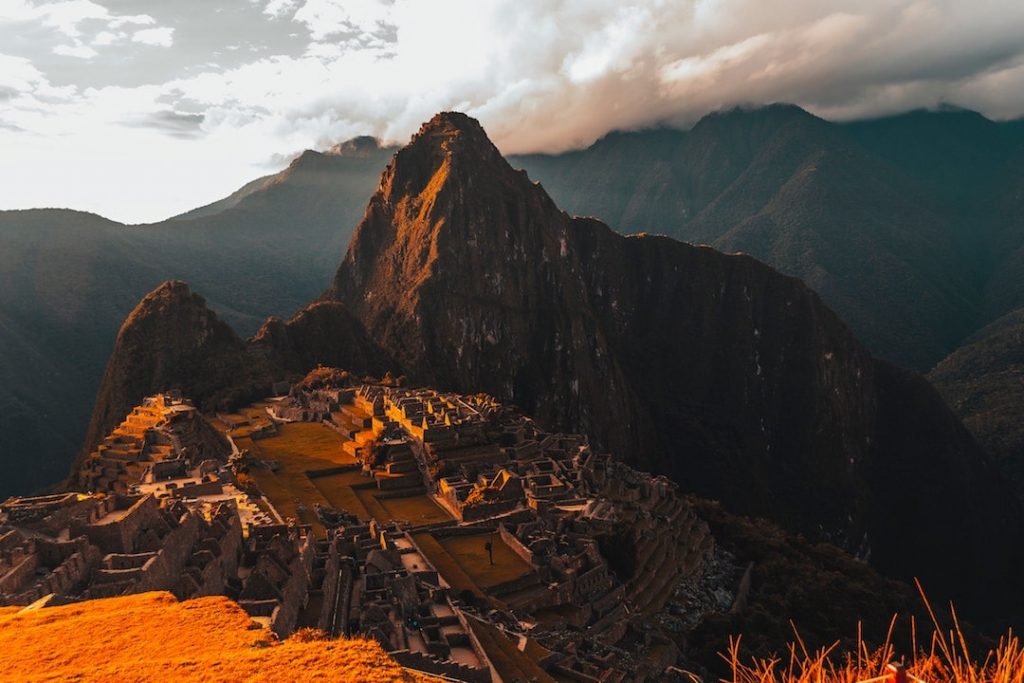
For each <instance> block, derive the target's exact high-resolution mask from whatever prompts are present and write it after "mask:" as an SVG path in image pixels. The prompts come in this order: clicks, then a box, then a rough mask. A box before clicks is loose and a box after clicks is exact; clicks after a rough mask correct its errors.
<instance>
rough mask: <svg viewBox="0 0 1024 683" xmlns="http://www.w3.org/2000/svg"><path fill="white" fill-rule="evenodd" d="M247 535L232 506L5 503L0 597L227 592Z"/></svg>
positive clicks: (0, 514)
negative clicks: (204, 510)
mask: <svg viewBox="0 0 1024 683" xmlns="http://www.w3.org/2000/svg"><path fill="white" fill-rule="evenodd" d="M241 541H242V533H241V525H240V523H239V520H238V517H237V515H235V514H234V513H233V511H232V510H231V509H230V508H229V507H228V506H222V507H219V508H217V509H216V510H214V511H213V513H212V515H211V516H210V517H209V518H207V517H205V516H203V515H201V514H199V513H197V512H196V511H193V510H191V509H189V508H188V507H187V506H185V505H184V504H182V503H180V502H179V501H175V500H168V501H158V500H157V499H156V498H155V497H154V496H152V495H144V496H125V495H119V494H113V495H109V496H107V495H102V494H100V495H85V494H76V493H69V494H59V495H53V496H42V497H37V498H20V499H12V500H8V501H7V502H5V503H3V504H0V604H7V605H29V604H32V603H33V602H36V601H37V600H42V599H47V600H48V603H49V604H63V603H68V602H77V601H80V600H91V599H95V598H105V597H112V596H115V595H127V594H131V593H141V592H145V591H152V590H167V591H170V592H172V593H174V594H175V595H177V596H178V597H179V598H182V599H184V598H189V597H195V596H200V595H216V594H220V593H222V592H223V591H224V587H225V585H226V582H227V580H228V579H229V578H230V577H232V576H233V575H234V573H235V570H236V568H237V558H238V551H239V547H240V545H241Z"/></svg>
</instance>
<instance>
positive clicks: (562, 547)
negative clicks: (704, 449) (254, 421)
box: [277, 384, 714, 680]
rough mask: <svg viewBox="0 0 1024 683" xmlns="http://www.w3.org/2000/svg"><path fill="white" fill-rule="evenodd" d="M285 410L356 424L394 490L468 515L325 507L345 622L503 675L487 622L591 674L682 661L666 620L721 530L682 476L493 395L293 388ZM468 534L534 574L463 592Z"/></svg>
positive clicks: (549, 662) (390, 641) (548, 661)
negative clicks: (629, 462)
mask: <svg viewBox="0 0 1024 683" xmlns="http://www.w3.org/2000/svg"><path fill="white" fill-rule="evenodd" d="M346 401H347V402H346ZM277 413H278V414H279V415H281V416H282V417H283V416H288V417H289V418H292V419H304V418H305V419H309V418H312V419H316V420H322V421H324V422H326V423H328V424H330V425H332V426H333V427H334V428H336V429H339V430H345V431H347V435H348V436H349V437H350V438H351V439H352V440H351V441H349V442H348V443H346V444H345V446H346V448H347V449H348V451H349V452H350V453H351V454H353V455H355V456H356V457H357V458H359V461H360V462H361V464H362V467H363V470H364V472H366V473H367V474H368V475H370V476H372V477H373V480H374V481H375V482H376V485H377V487H378V488H379V489H381V490H388V489H406V488H412V487H415V488H418V489H419V490H424V491H427V492H428V493H429V494H430V495H431V497H432V498H433V499H434V500H435V502H437V503H438V504H439V505H441V506H443V507H444V508H445V509H447V510H448V511H449V512H450V513H451V514H452V515H453V517H455V518H456V520H458V522H457V523H456V524H454V525H453V524H450V523H449V524H437V525H434V526H432V527H431V528H430V529H429V534H428V535H427V537H426V538H424V529H423V528H420V529H419V530H417V531H416V532H415V533H410V531H411V530H410V529H409V528H407V527H403V526H402V525H400V524H392V525H382V524H379V523H377V522H376V521H373V520H369V521H361V520H354V519H352V518H351V516H346V515H344V514H339V515H337V516H336V517H331V516H330V515H328V514H325V513H323V512H321V517H320V518H321V520H323V521H324V522H325V524H327V525H328V526H331V527H333V528H332V532H331V538H332V539H333V542H334V543H336V544H338V548H339V549H338V552H339V553H340V555H341V558H340V566H341V567H342V571H341V573H340V576H339V580H338V582H337V586H338V587H337V596H338V597H337V601H338V607H337V611H336V614H335V619H334V622H333V623H334V625H335V630H334V632H335V633H344V634H348V635H351V634H354V633H361V634H363V635H367V636H370V637H373V638H375V639H377V640H378V641H380V642H381V644H382V645H383V646H384V648H385V649H386V650H388V651H389V652H392V653H393V654H394V655H395V656H396V657H399V658H400V659H399V661H404V660H408V661H410V662H412V661H413V660H415V661H416V662H417V665H416V668H420V669H422V670H425V671H433V672H435V673H439V674H443V675H449V676H452V677H455V678H457V679H459V680H477V679H479V680H489V679H488V677H487V673H486V669H487V668H488V667H490V666H491V664H490V663H489V659H488V654H487V651H486V648H483V647H481V646H480V643H479V641H478V640H477V639H476V638H475V636H474V635H473V633H474V630H473V623H474V622H475V621H477V620H479V623H481V624H484V625H486V626H488V627H490V628H494V629H497V633H499V634H502V635H501V636H500V637H501V638H510V639H512V640H514V641H516V640H518V641H521V642H526V639H528V640H530V641H532V642H535V643H537V644H538V645H539V647H541V648H542V649H544V650H545V651H547V652H548V654H547V655H546V656H545V659H544V662H543V666H544V668H545V669H546V670H547V671H550V672H551V673H552V674H557V675H561V676H565V677H569V678H575V679H577V680H642V679H643V678H645V677H647V676H653V675H658V673H659V672H663V671H665V670H666V669H667V668H668V667H669V666H671V665H674V664H675V663H676V660H677V657H678V654H679V652H678V649H677V647H676V645H675V644H674V643H673V641H672V640H671V639H669V638H668V637H667V636H666V635H665V634H663V633H661V632H660V631H659V629H658V628H657V627H656V626H654V625H653V622H652V619H651V617H652V615H654V614H656V613H657V612H658V611H659V610H661V609H662V608H663V607H664V605H665V603H666V601H667V600H668V599H669V597H670V596H671V594H672V592H673V591H674V589H675V588H676V587H677V585H678V584H679V583H680V582H681V581H686V580H687V579H688V577H690V576H692V575H694V574H695V573H696V572H697V570H698V569H699V568H700V566H701V564H702V563H703V562H704V560H705V559H706V558H707V557H709V555H710V554H711V553H712V551H713V549H714V541H713V538H712V537H711V535H710V533H709V531H708V528H707V526H706V524H704V522H702V521H700V520H699V519H698V518H697V517H696V515H695V514H694V512H693V511H692V510H691V509H690V508H689V506H688V505H687V503H686V502H685V501H684V500H683V499H682V497H680V496H679V495H678V491H677V486H676V485H675V484H674V483H672V482H670V481H669V480H667V479H666V478H664V477H653V476H651V475H648V474H644V473H641V472H637V471H635V470H633V469H631V468H629V467H627V466H624V465H621V464H619V463H616V462H614V461H612V460H611V458H610V457H609V456H608V455H607V454H602V453H599V452H596V451H594V450H593V449H592V448H591V447H590V445H589V443H588V441H587V439H586V438H585V437H583V436H581V435H576V434H550V433H547V432H545V431H543V430H542V429H540V428H539V427H538V426H537V425H536V423H534V422H533V421H532V420H530V419H528V418H526V417H524V416H522V415H521V414H520V413H519V412H518V411H517V410H515V409H512V408H509V407H508V406H505V405H503V404H501V403H499V402H497V401H495V400H493V399H492V398H490V397H488V396H483V395H479V396H460V395H455V394H445V393H441V392H437V391H434V390H431V389H404V388H397V387H391V386H384V385H380V384H363V385H361V386H358V387H348V388H343V389H326V390H325V389H317V390H310V391H299V392H296V391H294V390H293V392H292V395H291V397H290V399H289V401H288V402H286V405H284V406H281V407H279V408H278V409H277ZM332 520H336V522H335V523H333V524H332V523H331V522H332ZM458 538H467V539H477V538H480V539H481V540H480V543H481V544H484V543H487V544H488V545H489V546H490V544H493V543H501V544H504V545H505V546H507V548H508V549H509V550H510V551H511V552H512V553H514V554H515V555H517V556H518V557H519V559H521V560H522V562H523V563H524V567H525V570H524V571H523V572H522V574H521V575H520V576H516V577H514V578H512V579H510V580H507V581H502V582H500V583H498V584H496V585H490V586H488V587H487V588H486V589H484V590H483V591H482V592H479V591H477V592H475V593H476V594H474V591H469V592H467V591H466V590H465V589H463V590H461V591H459V590H455V588H454V587H453V586H454V585H456V584H459V583H460V581H458V580H456V579H455V577H454V575H446V572H450V571H456V572H458V571H460V570H458V569H457V568H453V567H449V566H446V567H438V566H435V565H434V564H433V563H432V561H431V559H430V558H431V557H432V556H434V557H435V558H436V557H437V555H436V554H434V553H444V552H445V551H444V550H443V546H444V544H445V543H447V542H449V541H451V540H453V539H458ZM486 539H490V540H486ZM425 542H429V543H430V544H432V545H435V546H438V547H441V548H442V549H441V550H436V549H434V550H433V551H431V550H430V549H428V548H427V546H423V547H421V543H425ZM474 542H475V540H474ZM490 547H493V546H490ZM454 562H455V563H456V564H457V563H458V558H457V557H456V558H454ZM402 658H404V660H403V659H402Z"/></svg>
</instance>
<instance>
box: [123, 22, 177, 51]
mask: <svg viewBox="0 0 1024 683" xmlns="http://www.w3.org/2000/svg"><path fill="white" fill-rule="evenodd" d="M132 42H133V43H142V44H143V45H155V46H156V47H170V46H171V45H173V44H174V29H173V28H170V27H165V26H162V27H160V28H146V29H142V30H141V31H136V32H135V33H133V34H132Z"/></svg>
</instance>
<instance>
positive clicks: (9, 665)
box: [0, 593, 432, 683]
mask: <svg viewBox="0 0 1024 683" xmlns="http://www.w3.org/2000/svg"><path fill="white" fill-rule="evenodd" d="M184 679H188V680H201V681H312V680H332V681H365V682H367V683H390V682H392V681H396V682H397V681H403V682H405V681H408V682H416V681H427V680H432V679H430V678H428V677H423V676H418V675H415V674H411V673H409V672H407V671H404V670H403V669H402V668H401V667H399V666H398V665H397V664H396V663H395V662H394V661H392V660H391V659H390V658H389V657H388V656H387V655H386V654H385V653H384V651H383V650H381V649H380V647H379V646H378V645H377V644H376V643H375V642H373V641H367V640H331V641H322V640H311V639H309V638H303V637H301V633H300V634H297V636H296V637H293V638H292V639H290V640H288V641H286V642H283V643H277V642H275V641H274V640H273V636H272V634H269V633H268V631H266V630H264V629H262V628H261V627H259V626H258V625H256V624H255V623H254V622H253V621H252V619H250V618H249V616H248V615H247V614H246V613H245V612H244V611H243V610H242V608H240V607H239V606H238V605H236V604H235V603H233V602H231V601H230V600H228V599H227V598H224V597H208V598H199V599H196V600H190V601H187V602H180V603H179V602H178V601H177V600H175V598H174V597H173V596H172V595H170V594H169V593H144V594H141V595H134V596H130V597H123V598H111V599H109V600H94V601H89V602H85V603H78V604H72V605H67V606H63V607H53V608H46V609H41V610H34V611H19V610H18V609H17V608H12V609H5V608H0V680H3V681H5V682H10V681H26V682H27V681H67V680H75V681H171V680H184Z"/></svg>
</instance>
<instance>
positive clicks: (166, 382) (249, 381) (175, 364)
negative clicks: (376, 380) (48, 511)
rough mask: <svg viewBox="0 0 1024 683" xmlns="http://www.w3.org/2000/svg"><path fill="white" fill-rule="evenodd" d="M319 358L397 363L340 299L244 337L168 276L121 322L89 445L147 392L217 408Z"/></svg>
mask: <svg viewBox="0 0 1024 683" xmlns="http://www.w3.org/2000/svg"><path fill="white" fill-rule="evenodd" d="M319 363H331V364H334V365H338V366H341V367H351V368H359V369H361V370H362V371H365V372H372V373H375V374H379V375H383V374H384V373H385V372H387V371H389V370H392V369H394V366H393V364H392V362H391V360H390V358H389V357H388V355H387V354H386V353H384V352H382V351H381V350H380V349H379V348H378V347H377V346H376V345H374V344H373V343H372V342H370V341H369V339H367V337H366V335H365V333H364V332H363V331H362V327H361V325H360V323H359V321H358V320H355V319H354V318H352V316H351V315H350V314H349V313H347V312H346V311H345V309H344V307H343V306H341V305H340V304H331V303H325V304H317V305H314V306H311V307H309V308H308V309H306V310H304V311H302V312H301V313H300V314H299V315H297V316H295V317H294V318H292V319H291V320H289V321H287V322H284V321H281V320H279V319H276V318H271V319H270V320H268V321H267V322H266V323H265V324H264V325H263V327H262V328H261V329H260V332H259V333H258V334H257V336H256V337H254V338H253V339H252V340H250V341H248V342H246V341H243V340H242V339H241V338H240V337H239V336H238V335H237V334H235V332H234V331H233V330H232V329H231V328H230V327H229V326H228V325H227V323H225V322H223V321H222V320H220V319H219V318H218V317H217V315H216V314H215V313H214V312H213V311H211V310H210V309H209V308H207V306H206V302H205V300H204V299H203V298H202V297H201V296H199V295H198V294H194V293H192V291H191V290H190V289H189V287H188V285H186V284H185V283H183V282H177V281H168V282H165V283H164V284H162V285H160V286H159V287H157V288H156V289H155V290H153V291H152V292H150V293H149V294H147V295H146V296H145V297H144V298H143V299H142V301H141V302H139V305H138V306H136V307H135V310H134V311H132V313H131V315H130V316H128V319H127V320H126V321H125V323H124V325H123V326H122V327H121V331H120V333H119V334H118V336H117V343H116V345H115V347H114V352H113V354H112V355H111V357H110V361H109V362H108V364H107V369H106V373H105V374H104V377H103V383H102V384H101V386H100V391H99V394H98V395H97V397H96V405H95V408H94V409H93V415H92V420H91V421H90V424H89V432H88V435H87V436H86V443H85V452H89V451H91V450H92V449H93V448H94V447H95V446H96V444H97V443H99V440H100V439H102V438H103V436H104V435H106V434H107V433H109V432H110V430H111V429H113V427H114V426H115V425H116V424H118V423H119V422H120V421H121V420H122V419H123V418H124V417H125V415H127V413H128V411H130V410H131V409H132V407H133V406H135V405H137V404H139V403H140V402H141V401H142V399H143V397H145V396H148V395H151V394H155V393H160V392H165V391H169V390H179V391H181V392H182V393H183V394H184V395H186V396H189V397H192V398H193V400H195V401H196V405H197V406H198V407H200V408H201V409H203V410H213V409H217V408H221V407H228V406H231V405H234V404H237V403H239V402H245V401H249V400H252V399H254V398H257V397H259V396H264V395H266V394H267V393H268V391H269V388H270V386H271V384H272V383H273V382H274V381H275V380H280V379H285V378H292V377H294V376H295V375H301V374H304V373H305V371H306V370H308V369H309V368H310V367H315V366H316V365H317V364H319ZM76 466H77V462H76Z"/></svg>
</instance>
